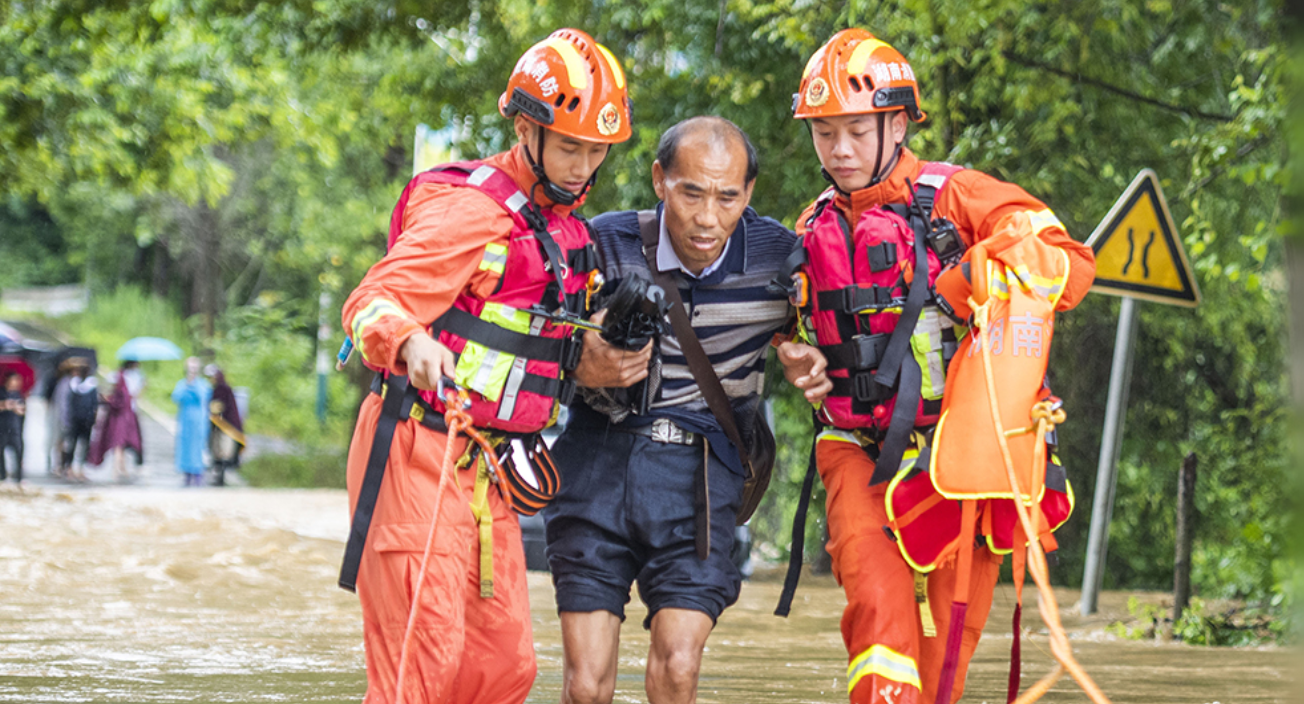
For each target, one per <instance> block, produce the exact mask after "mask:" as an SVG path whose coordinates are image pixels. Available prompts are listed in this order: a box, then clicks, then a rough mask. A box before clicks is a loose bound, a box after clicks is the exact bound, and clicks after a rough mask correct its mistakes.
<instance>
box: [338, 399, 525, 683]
mask: <svg viewBox="0 0 1304 704" xmlns="http://www.w3.org/2000/svg"><path fill="white" fill-rule="evenodd" d="M379 413H380V397H379V396H376V395H374V394H373V395H370V396H369V397H368V398H367V399H366V400H365V401H364V402H363V406H362V410H361V412H360V414H359V416H358V425H357V429H356V430H355V431H354V434H353V444H352V446H351V447H350V448H349V474H348V484H349V506H350V508H352V507H353V506H354V505H355V504H356V501H357V493H358V488H359V486H360V485H361V483H362V476H363V473H364V470H365V467H366V461H367V454H368V452H369V451H370V449H371V437H372V435H373V434H374V432H375V428H376V419H377V417H378V416H379ZM447 442H448V436H447V435H444V434H441V433H436V432H434V431H432V430H429V429H427V428H423V427H420V426H419V425H417V424H416V423H414V422H411V421H407V422H403V423H399V425H398V428H397V430H396V431H395V433H394V443H393V445H392V446H391V448H390V456H389V466H388V467H387V468H386V471H385V480H384V483H383V484H382V485H381V491H380V496H379V498H378V499H377V502H376V510H375V513H374V514H373V518H372V524H371V530H370V532H369V534H368V536H367V544H366V548H365V549H364V551H363V553H362V563H361V567H360V569H359V572H358V584H357V587H358V598H359V600H360V601H361V602H362V619H363V639H364V642H365V645H366V654H367V696H366V699H365V700H364V702H365V704H389V703H390V702H393V701H394V700H395V692H396V684H397V678H398V667H399V652H400V650H401V649H402V646H403V636H404V633H405V631H406V630H407V623H408V614H409V611H410V609H411V605H412V596H413V594H414V593H415V591H416V590H417V589H421V590H422V591H421V600H420V605H419V611H418V614H417V619H416V623H415V625H414V627H413V633H412V638H411V641H410V642H409V644H408V654H407V669H406V672H405V674H404V676H403V677H404V680H403V690H404V691H403V701H404V702H405V703H407V704H445V703H449V704H460V703H462V702H466V703H467V704H470V703H472V702H474V703H476V704H519V703H520V702H524V701H525V697H526V695H528V694H529V692H530V687H531V685H533V683H534V675H535V661H534V642H533V633H532V631H531V627H530V595H529V590H528V587H527V585H526V580H525V553H524V550H523V547H522V545H521V528H520V523H518V521H517V517H516V513H515V512H514V511H512V510H511V509H510V508H509V507H508V506H507V504H506V503H505V502H504V501H503V500H502V497H501V496H500V495H499V494H498V490H497V488H495V487H490V491H489V497H490V498H489V500H490V507H491V509H492V513H493V534H494V541H493V576H494V595H493V598H490V599H485V598H482V597H481V596H480V548H479V542H478V540H477V530H476V525H475V519H474V517H473V515H472V513H471V509H470V501H471V497H472V491H473V489H474V482H475V474H474V472H471V471H461V472H458V475H459V476H458V477H457V481H450V482H448V484H447V486H446V489H445V494H444V496H443V500H442V502H441V507H440V517H439V527H438V532H437V533H436V536H435V543H434V547H433V548H432V550H431V554H430V561H429V563H428V565H427V567H426V575H425V580H424V581H423V582H422V583H421V584H420V585H418V584H417V581H416V580H417V574H418V572H419V570H420V567H421V556H422V552H423V551H424V549H425V544H426V536H427V535H428V534H429V530H430V519H431V516H432V510H433V507H434V501H435V496H436V494H437V493H438V490H439V489H438V487H439V473H440V470H441V466H442V463H443V457H444V447H445V444H446V443H447ZM457 442H458V443H459V444H464V443H465V440H464V439H463V440H458V441H457ZM459 449H460V448H459Z"/></svg>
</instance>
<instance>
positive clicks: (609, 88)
mask: <svg viewBox="0 0 1304 704" xmlns="http://www.w3.org/2000/svg"><path fill="white" fill-rule="evenodd" d="M498 111H499V112H501V113H502V114H503V117H512V116H514V115H516V114H517V113H520V114H522V115H524V116H525V117H526V118H527V119H529V120H530V121H531V122H535V123H537V124H540V125H543V126H544V127H547V128H549V129H551V130H552V131H554V132H558V133H561V134H564V135H568V136H571V137H575V138H576V139H583V140H588V141H590V142H602V143H605V144H616V143H619V142H623V141H625V140H627V139H629V137H630V135H631V134H632V132H631V130H630V124H629V122H630V108H629V96H628V94H627V92H626V88H625V72H624V71H622V70H621V68H620V62H618V61H616V57H615V56H612V54H611V52H610V51H609V50H608V49H607V47H605V46H602V45H601V44H599V43H597V42H595V41H593V37H590V36H589V35H588V34H585V33H584V32H581V31H580V30H578V29H559V30H557V31H555V32H553V33H552V34H550V35H548V38H547V39H544V40H543V41H541V42H539V43H538V44H535V45H534V46H532V47H530V49H529V50H528V51H526V52H525V53H524V54H523V55H522V56H521V58H520V60H518V61H517V62H516V68H514V69H512V76H511V78H509V79H508V80H507V90H505V91H503V94H502V97H500V98H499V99H498Z"/></svg>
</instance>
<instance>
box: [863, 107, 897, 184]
mask: <svg viewBox="0 0 1304 704" xmlns="http://www.w3.org/2000/svg"><path fill="white" fill-rule="evenodd" d="M886 123H887V113H885V112H880V113H879V114H878V158H877V159H876V160H875V161H874V178H872V179H870V181H869V185H868V186H865V188H869V186H875V185H878V183H879V182H881V181H882V180H883V177H884V176H886V175H887V173H884V172H885V171H886V172H890V171H891V170H892V169H891V167H893V166H895V165H896V162H897V158H898V157H900V156H901V146H902V143H901V142H897V143H896V146H895V147H893V148H892V158H891V159H888V162H887V165H888V168H887V169H883V142H884V138H885V137H887V134H886V133H885V132H884V131H883V128H884V126H885V124H886Z"/></svg>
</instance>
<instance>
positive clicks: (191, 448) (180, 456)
mask: <svg viewBox="0 0 1304 704" xmlns="http://www.w3.org/2000/svg"><path fill="white" fill-rule="evenodd" d="M199 369H200V361H199V358H198V357H190V358H189V359H187V360H186V378H184V379H181V380H180V381H178V382H177V385H176V388H174V389H172V401H173V402H174V403H176V404H177V469H178V470H180V471H181V473H182V474H184V475H185V477H186V486H203V483H204V448H205V447H207V446H208V425H209V422H208V402H209V400H210V399H211V398H212V397H213V387H212V386H210V385H209V383H208V380H207V379H205V378H204V377H202V376H200V375H199Z"/></svg>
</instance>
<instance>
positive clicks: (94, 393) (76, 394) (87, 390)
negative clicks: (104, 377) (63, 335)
mask: <svg viewBox="0 0 1304 704" xmlns="http://www.w3.org/2000/svg"><path fill="white" fill-rule="evenodd" d="M66 378H67V380H68V383H67V387H66V391H65V393H64V394H63V404H62V405H61V406H60V407H59V412H60V418H59V425H60V426H61V427H62V428H63V431H64V435H63V443H62V448H63V457H62V458H61V461H60V467H61V476H63V477H64V478H66V479H69V480H72V481H76V482H84V481H86V474H85V473H84V472H83V471H82V465H84V464H85V463H86V459H87V456H88V455H89V454H90V446H91V431H93V430H94V429H95V415H96V412H97V411H98V410H99V407H100V390H99V380H98V379H96V378H95V376H94V375H93V374H91V373H90V369H89V368H88V367H86V366H85V365H77V366H74V367H73V368H72V374H70V375H68V377H66ZM78 444H80V445H81V448H82V451H81V459H82V461H81V462H80V463H76V459H77V445H78Z"/></svg>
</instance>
